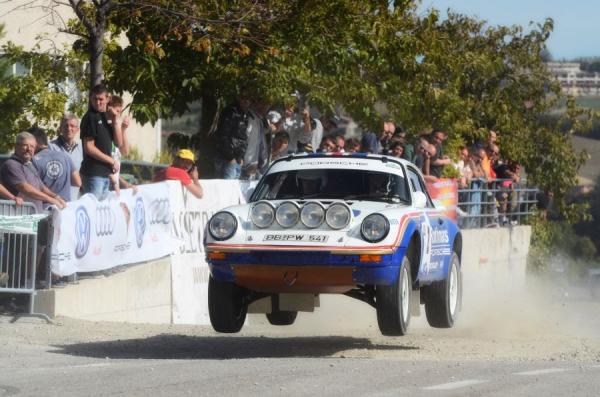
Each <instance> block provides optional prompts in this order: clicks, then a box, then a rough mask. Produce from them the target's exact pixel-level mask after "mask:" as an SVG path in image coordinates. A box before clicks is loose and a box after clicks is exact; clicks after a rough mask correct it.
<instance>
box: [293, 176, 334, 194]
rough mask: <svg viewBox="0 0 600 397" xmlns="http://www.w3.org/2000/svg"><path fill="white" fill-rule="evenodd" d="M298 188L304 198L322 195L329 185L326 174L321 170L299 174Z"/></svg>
mask: <svg viewBox="0 0 600 397" xmlns="http://www.w3.org/2000/svg"><path fill="white" fill-rule="evenodd" d="M297 178H298V186H299V187H300V192H301V193H302V195H303V196H312V195H315V194H318V193H322V191H321V190H322V189H323V187H325V185H327V175H326V172H323V171H321V170H306V171H301V172H298V175H297Z"/></svg>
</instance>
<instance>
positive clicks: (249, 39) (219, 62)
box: [48, 0, 589, 201]
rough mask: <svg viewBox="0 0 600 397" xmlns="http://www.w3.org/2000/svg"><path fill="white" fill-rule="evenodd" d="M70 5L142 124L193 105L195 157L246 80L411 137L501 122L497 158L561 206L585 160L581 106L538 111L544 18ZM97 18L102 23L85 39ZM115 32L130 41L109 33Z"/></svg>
mask: <svg viewBox="0 0 600 397" xmlns="http://www.w3.org/2000/svg"><path fill="white" fill-rule="evenodd" d="M48 1H49V0H48ZM70 4H71V6H72V7H74V6H80V12H79V13H78V14H77V15H78V17H79V22H80V23H79V24H72V25H70V29H69V30H70V31H72V32H73V33H79V35H80V37H81V40H80V41H79V42H78V43H76V48H78V49H84V48H92V47H93V46H96V47H94V48H97V47H98V46H97V44H98V43H97V42H95V43H96V44H94V42H93V41H94V38H95V37H96V36H95V34H96V33H98V32H100V33H102V32H105V33H104V37H103V39H104V40H105V41H104V46H105V47H104V52H103V59H104V64H103V67H104V74H105V80H106V82H107V83H108V85H109V87H110V88H111V89H112V90H114V91H116V92H124V91H128V92H130V93H132V94H133V98H134V100H133V104H132V105H131V110H132V112H133V114H134V116H135V117H136V118H137V119H138V120H139V121H141V122H146V121H150V122H154V121H156V120H157V119H159V118H160V117H166V118H168V117H171V116H173V115H177V114H181V113H183V112H185V111H186V110H187V109H188V103H191V102H193V101H196V100H199V99H201V100H202V105H203V106H202V112H203V115H202V117H201V120H202V123H203V124H202V126H201V128H200V133H199V135H198V139H196V140H195V141H196V142H199V144H200V145H202V152H203V157H207V156H206V155H210V152H211V147H210V143H211V141H210V133H211V131H212V128H211V127H213V126H214V124H215V120H216V116H217V115H218V113H219V108H220V106H221V105H222V104H223V103H225V102H228V101H231V100H232V99H233V98H234V97H235V94H236V92H237V90H239V88H240V87H242V86H244V87H247V88H250V89H253V90H254V91H255V92H256V95H257V96H261V97H263V98H266V99H267V100H268V101H270V102H271V103H284V102H288V101H290V93H291V92H293V91H294V90H299V91H300V92H301V93H302V94H303V95H304V97H305V98H307V99H308V100H309V102H310V103H311V104H313V105H316V106H317V107H318V108H319V109H320V110H321V111H322V112H325V113H327V112H331V111H332V110H333V108H334V107H335V106H338V105H341V106H343V108H344V109H345V111H346V112H347V113H348V114H350V115H351V116H352V117H353V118H354V119H355V120H356V121H358V122H359V123H360V124H361V125H362V126H364V127H365V128H370V129H375V128H379V126H380V124H381V121H382V118H384V117H391V118H394V119H395V120H397V121H399V122H400V123H401V124H402V126H403V127H404V128H405V129H407V130H408V131H409V132H410V133H412V134H413V136H414V135H416V134H417V133H419V132H420V131H422V130H428V129H431V128H433V127H437V128H442V129H445V130H447V131H448V132H449V133H450V141H451V142H450V143H451V144H453V145H457V144H463V143H466V144H470V143H473V142H476V141H478V140H481V139H482V138H483V137H484V136H485V135H486V134H487V131H488V130H489V129H494V130H498V131H500V144H501V150H502V153H503V155H504V156H506V157H508V158H511V159H513V160H515V161H518V162H519V163H521V164H523V165H524V166H525V168H526V169H527V172H528V175H529V177H530V179H531V180H533V182H535V183H538V184H539V185H540V186H541V187H542V188H544V189H551V190H552V191H553V192H554V194H555V197H556V198H557V200H559V201H560V199H561V197H562V196H564V194H565V193H566V192H567V191H568V189H569V188H570V187H571V186H572V185H573V184H574V183H575V176H576V172H577V168H578V167H579V165H580V164H581V162H582V161H583V156H582V155H579V154H577V153H575V152H574V151H573V149H572V147H571V145H570V139H569V138H570V134H571V133H573V132H574V131H579V130H582V129H584V127H586V123H585V121H586V120H587V117H588V116H589V115H587V114H585V113H583V112H582V111H581V110H578V109H577V108H576V107H575V104H574V101H573V100H572V98H568V100H567V105H568V107H567V112H565V114H563V115H561V117H560V118H559V119H558V120H556V121H555V122H547V121H544V120H543V119H542V117H541V116H542V115H544V114H547V113H548V112H550V111H551V109H552V108H553V106H554V104H555V103H556V102H557V100H558V98H560V87H559V85H558V83H557V82H556V81H555V79H554V78H553V76H552V75H551V74H550V73H549V72H548V71H547V70H546V68H545V65H544V62H543V57H544V54H545V52H546V51H547V49H546V45H545V43H546V41H547V39H548V37H549V35H550V33H551V31H552V28H553V23H552V21H551V20H547V21H545V22H544V23H542V24H539V25H538V26H536V27H534V28H533V29H531V31H529V32H528V33H524V32H523V29H522V28H521V27H518V26H513V27H505V26H498V27H492V26H488V25H486V24H485V23H484V22H482V21H479V20H476V19H474V18H470V17H466V16H463V15H460V14H454V13H450V14H449V16H448V18H446V19H440V18H439V15H438V12H437V11H435V10H433V11H431V12H429V13H428V14H426V15H422V14H420V13H418V12H417V11H416V6H415V2H414V1H410V0H405V1H397V2H393V3H390V2H389V1H383V0H366V1H360V2H357V1H354V0H332V1H327V2H323V1H317V0H303V1H301V0H234V1H228V2H220V1H215V2H197V1H192V0H184V1H175V0H146V1H141V0H131V1H128V2H124V1H119V0H102V1H100V0H94V1H92V2H81V1H75V0H70ZM102 7H105V8H104V9H103V8H102ZM76 11H77V10H76ZM99 15H100V16H99ZM86 18H87V20H88V22H85V21H86ZM90 21H91V22H90ZM94 21H95V22H94ZM98 21H99V22H101V23H102V24H103V25H102V26H103V27H102V29H97V30H96V31H94V32H95V33H94V32H92V33H94V34H90V26H92V27H94V26H96V25H94V23H97V22H98ZM86 32H87V33H86ZM119 35H125V37H126V38H127V41H128V42H127V44H123V45H119V44H118V43H117V42H115V40H114V38H115V37H117V36H119ZM90 41H92V43H91V44H90ZM107 43H108V44H110V45H107ZM89 54H90V55H92V52H90V53H89ZM94 59H96V60H97V59H98V57H96V58H94ZM96 70H98V69H96ZM92 74H93V75H94V76H96V75H97V72H94V71H92ZM379 105H383V106H379ZM378 108H384V109H386V112H387V113H386V114H382V113H381V112H379V111H378ZM567 124H568V125H570V126H571V128H570V129H569V130H568V131H567V132H566V133H561V132H560V129H559V127H560V126H562V125H567Z"/></svg>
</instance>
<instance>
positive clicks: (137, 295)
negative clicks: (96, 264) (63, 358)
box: [35, 257, 172, 324]
mask: <svg viewBox="0 0 600 397" xmlns="http://www.w3.org/2000/svg"><path fill="white" fill-rule="evenodd" d="M171 285H172V283H171V258H170V257H166V258H163V259H160V260H157V261H152V262H145V263H141V264H138V265H134V266H130V267H128V268H126V269H125V270H124V271H122V272H120V273H116V274H112V275H110V276H109V277H101V278H97V279H83V280H80V281H79V282H78V284H75V285H71V284H69V285H68V286H67V287H64V288H54V289H51V290H41V291H38V296H37V297H36V300H35V303H36V310H39V312H41V313H45V314H47V315H49V316H50V317H54V316H66V317H72V318H79V319H83V320H93V321H120V322H130V323H155V324H169V323H171V312H172V300H171Z"/></svg>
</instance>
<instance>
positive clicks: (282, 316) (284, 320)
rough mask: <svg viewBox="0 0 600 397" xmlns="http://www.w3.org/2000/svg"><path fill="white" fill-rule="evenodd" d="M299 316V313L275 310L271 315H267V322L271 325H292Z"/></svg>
mask: <svg viewBox="0 0 600 397" xmlns="http://www.w3.org/2000/svg"><path fill="white" fill-rule="evenodd" d="M297 316H298V312H289V311H284V310H273V311H272V312H271V313H267V320H269V323H271V325H292V324H294V321H296V317H297Z"/></svg>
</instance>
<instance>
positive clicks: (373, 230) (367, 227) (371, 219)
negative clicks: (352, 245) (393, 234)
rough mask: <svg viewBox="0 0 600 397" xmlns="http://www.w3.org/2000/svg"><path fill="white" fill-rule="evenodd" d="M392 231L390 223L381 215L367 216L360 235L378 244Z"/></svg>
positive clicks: (361, 226)
mask: <svg viewBox="0 0 600 397" xmlns="http://www.w3.org/2000/svg"><path fill="white" fill-rule="evenodd" d="M389 231H390V222H389V221H388V220H387V218H386V217H385V216H383V215H381V214H371V215H369V216H367V217H366V218H365V219H364V220H363V221H362V225H360V234H361V235H362V237H363V238H364V239H365V240H366V241H368V242H370V243H377V242H379V241H381V240H383V239H384V238H385V237H386V236H387V234H388V233H389Z"/></svg>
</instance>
